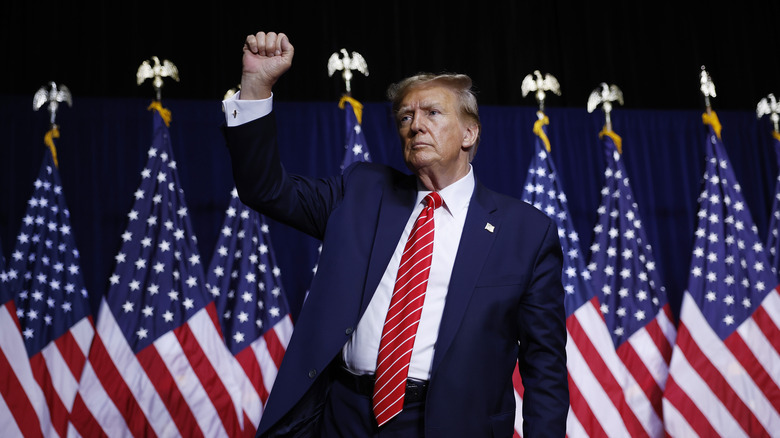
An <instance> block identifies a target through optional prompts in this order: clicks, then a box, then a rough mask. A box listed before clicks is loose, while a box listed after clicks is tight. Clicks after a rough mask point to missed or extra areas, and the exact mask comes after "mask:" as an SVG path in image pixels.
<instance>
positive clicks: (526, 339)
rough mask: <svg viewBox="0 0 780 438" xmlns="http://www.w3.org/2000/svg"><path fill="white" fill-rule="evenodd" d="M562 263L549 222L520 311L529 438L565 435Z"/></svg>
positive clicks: (521, 367)
mask: <svg viewBox="0 0 780 438" xmlns="http://www.w3.org/2000/svg"><path fill="white" fill-rule="evenodd" d="M562 263H563V255H562V252H561V244H560V240H559V238H558V232H557V228H556V226H555V224H554V223H553V222H552V221H550V222H549V225H548V227H547V230H546V233H545V237H544V239H543V242H542V245H541V246H540V248H539V250H538V253H537V257H536V261H535V264H534V269H533V276H532V279H531V282H530V285H529V289H528V291H527V293H526V294H525V297H524V299H523V301H522V304H521V309H520V315H519V324H520V332H521V338H520V353H519V355H518V365H519V370H520V375H521V377H522V380H523V387H524V393H523V432H524V435H523V436H525V437H536V436H545V437H548V436H550V437H552V436H558V437H563V436H565V435H566V416H567V414H568V410H569V387H568V374H567V368H566V314H565V310H564V305H563V298H564V292H563V286H562V284H561V271H562Z"/></svg>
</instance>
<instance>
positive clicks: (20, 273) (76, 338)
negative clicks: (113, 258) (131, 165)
mask: <svg viewBox="0 0 780 438" xmlns="http://www.w3.org/2000/svg"><path fill="white" fill-rule="evenodd" d="M33 186H34V190H33V194H32V196H31V197H30V200H29V201H28V203H27V211H26V213H25V215H24V217H23V219H22V226H21V229H20V231H19V235H18V236H17V239H16V246H15V248H14V251H13V252H12V253H11V259H10V260H9V261H8V267H7V272H6V273H5V274H4V275H3V279H4V280H8V281H7V282H6V283H5V284H6V286H7V292H6V293H10V295H11V296H13V298H14V302H13V303H10V302H8V304H7V305H5V306H4V315H3V320H4V322H3V323H2V325H3V332H4V335H3V338H4V341H3V344H4V345H3V350H4V352H3V353H4V355H5V360H6V361H7V362H8V363H10V364H12V366H11V368H12V369H13V370H14V373H13V375H9V376H8V377H12V378H13V379H12V380H13V384H12V386H11V387H10V388H8V389H11V390H12V392H11V393H10V394H9V395H10V397H9V398H6V404H10V406H9V412H10V413H12V415H13V417H14V419H15V420H16V426H17V427H18V428H19V430H20V431H23V432H24V433H25V434H27V433H33V434H35V433H43V434H44V435H53V436H65V435H67V434H68V433H69V431H71V430H72V429H71V425H70V413H71V409H72V407H73V402H74V399H75V397H76V392H77V390H78V384H79V378H80V376H81V370H82V368H83V367H84V362H85V361H86V356H87V352H88V351H89V347H90V343H91V342H92V338H93V335H94V326H93V323H92V317H91V313H90V307H89V298H88V296H87V290H86V288H85V287H84V279H83V277H82V275H81V268H80V266H79V252H78V249H77V248H76V242H75V239H74V236H73V233H72V232H71V231H72V230H71V225H70V213H69V211H68V208H67V205H66V203H65V196H64V194H63V191H62V183H61V180H60V174H59V171H58V169H57V167H56V166H55V165H54V161H53V158H52V153H51V151H50V150H48V149H47V150H46V152H45V154H44V159H43V162H42V163H41V169H40V172H39V174H38V177H37V179H36V180H35V182H34V184H33ZM3 301H4V302H6V299H5V298H4V299H3ZM14 310H15V312H16V315H15V316H16V320H17V321H18V324H19V330H21V334H22V342H23V344H21V345H20V344H19V343H18V339H17V338H16V336H17V333H19V332H18V331H17V329H15V328H14V327H12V326H13V325H15V323H14V322H12V321H13V318H12V316H11V315H10V314H5V311H8V312H11V311H14ZM6 330H7V332H8V333H5V332H6ZM9 341H12V342H13V343H12V344H6V342H9ZM11 345H13V347H14V349H11V348H8V347H10V346H11ZM19 347H22V348H19ZM27 358H29V365H27V364H25V363H24V362H25V361H26V360H27ZM28 366H29V369H28V368H27V367H28ZM30 372H31V374H28V373H30ZM30 377H32V379H33V381H30V380H29V378H30ZM36 386H37V387H36ZM4 391H5V389H4ZM4 398H5V395H4ZM27 409H29V410H27ZM25 410H26V412H27V413H28V414H27V415H24V414H23V413H24V412H25ZM33 412H34V413H35V415H36V416H37V422H35V421H30V420H31V419H32V418H34V417H33V416H32V415H29V413H33ZM2 415H5V414H2ZM12 430H13V429H12Z"/></svg>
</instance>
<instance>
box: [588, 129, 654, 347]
mask: <svg viewBox="0 0 780 438" xmlns="http://www.w3.org/2000/svg"><path fill="white" fill-rule="evenodd" d="M602 145H603V146H604V157H605V159H606V169H605V172H604V175H605V181H604V187H603V188H602V189H601V204H600V205H599V207H598V211H597V213H598V220H597V223H596V226H595V227H594V229H593V232H594V237H593V243H592V245H591V248H590V251H591V258H590V263H588V269H589V270H590V271H591V273H592V274H593V283H594V285H595V287H596V289H597V291H598V292H599V297H600V298H601V303H602V304H601V312H602V314H603V315H604V319H605V320H606V322H607V327H608V328H609V331H610V333H611V335H612V341H613V343H614V344H615V347H618V346H620V345H621V344H622V343H623V342H624V341H626V340H627V339H628V338H629V337H631V335H633V334H634V333H635V332H636V331H637V330H640V329H641V328H643V327H644V326H645V325H646V324H648V323H649V322H651V321H652V320H653V319H654V318H655V316H656V315H657V314H658V313H659V312H660V311H661V308H662V307H663V306H664V305H665V304H666V302H667V297H666V290H665V288H664V286H663V285H662V284H661V279H660V274H659V273H658V271H657V270H656V265H655V259H654V258H653V251H652V248H651V246H650V243H649V240H648V239H647V236H646V233H645V230H644V228H642V220H641V218H640V215H639V208H638V206H637V204H636V202H635V201H634V195H633V193H632V190H631V186H630V184H629V180H628V175H627V174H626V169H625V165H624V164H623V161H622V158H621V155H620V153H619V152H618V150H617V147H616V146H615V143H614V141H613V139H612V138H610V137H609V136H608V135H604V136H603V138H602Z"/></svg>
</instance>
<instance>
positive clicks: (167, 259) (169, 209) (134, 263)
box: [106, 111, 207, 353]
mask: <svg viewBox="0 0 780 438" xmlns="http://www.w3.org/2000/svg"><path fill="white" fill-rule="evenodd" d="M153 117H154V122H153V129H154V133H153V140H152V146H151V147H150V148H149V150H148V153H147V155H148V160H147V163H146V167H144V169H143V170H142V171H141V178H142V179H141V184H140V186H139V187H138V190H136V192H135V194H134V196H135V202H134V203H133V207H132V209H131V210H130V213H128V224H127V229H126V231H125V232H124V233H122V236H121V237H122V247H121V249H120V250H119V253H118V254H117V255H116V257H115V259H116V268H115V270H114V273H113V274H112V275H111V277H110V278H109V282H110V288H109V291H108V295H107V297H106V300H107V302H108V306H109V307H110V308H111V312H112V313H113V314H114V317H115V318H116V320H117V323H118V324H119V326H120V327H121V328H122V332H123V334H124V335H125V338H126V339H127V342H128V344H129V345H130V347H131V348H132V349H133V351H134V352H135V353H138V352H139V351H141V350H142V349H144V348H145V347H146V346H148V345H149V344H151V343H152V342H154V341H155V340H156V339H157V338H158V337H160V336H161V335H163V334H165V333H167V332H169V331H171V330H172V329H174V328H176V327H178V326H180V325H182V324H183V323H184V322H185V321H186V320H187V319H188V318H189V317H191V316H192V315H193V314H194V313H196V312H197V311H198V310H200V309H201V308H203V307H204V306H205V305H206V304H207V297H206V295H205V289H204V281H203V278H204V275H203V266H202V265H201V262H200V255H199V254H198V248H197V245H196V239H195V236H194V233H193V231H192V225H191V223H190V218H189V215H188V212H187V206H186V203H185V202H184V192H183V191H182V189H181V188H180V187H181V184H180V183H179V176H178V172H177V169H176V161H174V159H173V149H172V147H171V139H170V134H169V132H168V127H167V126H166V125H165V123H164V122H163V120H162V118H161V117H160V115H159V113H158V112H157V111H154V116H153Z"/></svg>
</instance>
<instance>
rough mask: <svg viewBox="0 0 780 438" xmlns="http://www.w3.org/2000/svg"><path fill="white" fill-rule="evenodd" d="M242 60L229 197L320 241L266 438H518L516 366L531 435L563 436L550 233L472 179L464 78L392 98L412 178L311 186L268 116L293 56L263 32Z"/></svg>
mask: <svg viewBox="0 0 780 438" xmlns="http://www.w3.org/2000/svg"><path fill="white" fill-rule="evenodd" d="M243 50H244V54H243V73H242V79H241V91H240V93H239V94H238V96H234V97H233V98H231V99H229V100H226V101H225V102H224V105H225V114H226V117H227V124H228V127H227V128H226V130H225V132H226V138H227V143H228V148H229V150H230V154H231V160H232V163H233V172H234V178H235V181H236V185H237V188H238V192H239V195H240V196H241V199H242V200H243V202H245V203H246V204H247V205H249V206H251V207H252V208H255V209H257V210H258V211H260V212H262V213H263V214H265V215H267V216H269V217H271V218H273V219H275V220H278V221H280V222H283V223H286V224H288V225H291V226H293V227H295V228H297V229H299V230H301V231H303V232H305V233H308V234H310V235H312V236H314V237H316V238H318V239H321V240H322V241H323V245H322V252H321V254H320V259H319V262H318V269H317V274H316V276H315V278H314V279H313V281H312V284H311V288H310V292H309V296H308V298H307V301H306V303H305V304H304V306H303V309H302V310H301V313H300V316H299V318H298V321H297V323H296V327H295V331H294V333H293V336H292V339H291V341H290V344H289V346H288V349H287V352H286V354H285V357H284V360H283V362H282V365H281V368H280V370H279V374H278V376H277V378H276V381H275V383H274V387H273V391H272V392H271V395H270V398H269V400H268V403H267V406H266V409H265V411H264V413H263V417H262V420H261V422H260V426H259V429H258V432H257V434H258V436H323V437H331V436H356V437H370V436H377V437H389V436H402V437H414V436H427V437H439V436H440V437H482V436H502V437H511V436H512V434H513V428H514V415H515V399H514V393H513V386H512V372H513V370H514V367H515V364H516V363H519V367H520V372H521V375H522V378H523V384H524V388H525V393H524V403H523V406H524V407H523V418H524V435H525V436H526V437H532V436H564V435H565V423H566V415H567V411H568V386H567V374H566V358H565V342H566V331H565V323H564V308H563V289H562V287H561V278H560V276H561V263H562V261H561V259H562V255H561V248H560V242H559V240H558V234H557V229H556V227H555V225H554V224H553V222H552V221H551V220H549V218H547V217H546V216H545V215H544V214H542V213H540V212H539V211H537V210H535V209H534V208H533V207H531V206H529V205H528V204H525V203H523V202H521V201H519V200H516V199H513V198H509V197H507V196H503V195H500V194H498V193H495V192H492V191H490V190H488V189H487V188H485V187H484V186H482V185H481V184H480V183H479V182H478V181H476V179H475V177H474V172H473V169H472V166H471V164H470V162H471V159H472V158H473V155H474V151H475V150H476V147H477V143H478V140H479V134H480V129H481V126H480V123H479V115H478V112H477V104H476V98H475V97H474V94H473V93H472V92H471V90H470V87H471V80H470V79H468V77H466V76H464V75H442V76H428V75H422V76H418V77H414V78H410V79H407V80H405V81H402V82H401V83H399V84H398V85H396V86H393V87H391V89H390V92H389V94H390V97H391V100H393V109H394V111H395V113H396V120H397V123H398V132H399V135H400V138H401V144H402V147H403V155H404V160H405V162H406V164H407V166H408V168H409V170H411V172H412V175H408V174H405V173H402V172H399V171H397V170H395V169H391V168H388V167H387V166H382V165H379V164H372V163H358V164H355V165H352V166H350V167H348V168H347V169H345V170H344V171H343V173H342V174H341V175H338V176H335V177H332V178H328V179H311V178H306V177H302V176H295V175H288V174H287V173H285V171H284V168H283V166H282V164H281V162H280V159H279V155H278V149H277V143H276V130H275V121H274V114H273V112H272V108H271V105H272V104H271V97H272V94H271V89H272V87H273V85H274V84H275V82H276V81H277V80H278V79H279V77H280V76H281V75H282V74H283V73H284V72H285V71H287V69H288V68H289V67H290V65H291V63H292V58H293V53H294V49H293V46H292V45H291V44H290V41H289V40H288V38H287V36H285V35H284V34H281V33H280V34H276V33H273V32H269V33H264V32H259V33H257V34H256V35H249V36H248V37H247V39H246V43H245V46H244V49H243ZM423 200H425V202H426V204H424V203H423ZM421 212H422V213H421ZM418 215H420V216H419V218H418ZM420 227H423V229H424V230H425V231H419V228H420ZM425 227H427V228H425ZM410 235H412V236H417V237H414V238H411V237H410ZM419 236H425V237H420V238H418V237H419ZM430 236H432V237H430ZM426 239H427V240H426ZM407 241H408V242H407ZM431 242H432V243H431ZM407 245H409V246H410V247H413V248H417V247H418V246H419V247H420V248H423V249H420V250H419V251H418V250H417V249H414V250H411V251H408V252H406V253H405V247H406V246H407ZM429 248H432V253H431V252H429V251H428V249H429ZM411 253H414V254H417V255H416V257H418V258H419V260H413V261H412V262H408V261H407V258H408V257H409V255H408V254H411ZM420 254H422V255H420ZM410 266H413V267H410ZM397 277H398V281H396V280H397ZM408 277H411V278H414V280H411V281H409V282H407V281H406V278H408ZM402 286H405V287H407V289H408V290H406V291H404V292H403V293H401V292H398V291H396V289H398V288H399V287H402ZM397 292H398V293H397ZM401 296H403V297H404V298H399V297H401ZM400 299H408V300H412V303H406V304H404V303H401V304H397V300H400ZM409 314H411V315H413V317H409V316H408V315H409ZM399 321H400V322H399ZM394 330H395V331H396V332H394ZM398 333H400V335H398ZM396 335H397V336H396ZM393 342H395V344H393ZM412 346H413V348H412Z"/></svg>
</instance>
